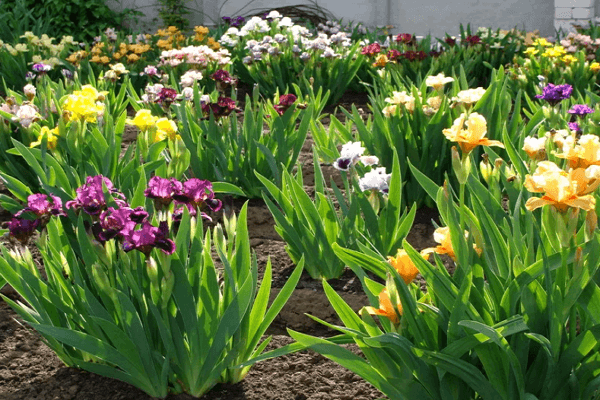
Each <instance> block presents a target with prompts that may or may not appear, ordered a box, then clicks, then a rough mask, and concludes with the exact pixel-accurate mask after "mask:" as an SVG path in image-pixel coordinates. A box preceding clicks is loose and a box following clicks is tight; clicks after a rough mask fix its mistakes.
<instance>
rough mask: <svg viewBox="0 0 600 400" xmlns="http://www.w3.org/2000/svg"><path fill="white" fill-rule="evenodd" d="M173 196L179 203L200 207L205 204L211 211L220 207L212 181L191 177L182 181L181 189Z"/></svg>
mask: <svg viewBox="0 0 600 400" xmlns="http://www.w3.org/2000/svg"><path fill="white" fill-rule="evenodd" d="M173 198H174V199H175V200H177V201H179V202H180V203H184V204H189V205H191V206H192V207H194V208H197V209H200V208H201V207H202V206H203V205H205V204H206V206H208V208H210V209H211V210H212V211H219V210H220V209H221V200H218V199H215V194H214V192H213V190H212V183H211V182H210V181H207V180H202V179H198V178H192V179H189V180H188V181H186V182H184V183H183V190H182V191H181V192H180V193H177V194H176V195H174V196H173Z"/></svg>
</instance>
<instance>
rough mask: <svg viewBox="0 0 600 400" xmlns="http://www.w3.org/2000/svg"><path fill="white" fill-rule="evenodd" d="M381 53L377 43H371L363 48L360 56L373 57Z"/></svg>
mask: <svg viewBox="0 0 600 400" xmlns="http://www.w3.org/2000/svg"><path fill="white" fill-rule="evenodd" d="M380 52H381V46H380V45H379V43H371V44H368V45H366V46H365V47H363V49H362V51H361V54H365V55H367V56H374V55H375V54H379V53H380Z"/></svg>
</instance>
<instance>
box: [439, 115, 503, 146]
mask: <svg viewBox="0 0 600 400" xmlns="http://www.w3.org/2000/svg"><path fill="white" fill-rule="evenodd" d="M465 119H467V115H466V114H465V113H462V114H461V115H460V117H459V118H457V119H456V120H454V124H453V125H452V127H451V128H450V129H444V130H443V133H444V136H446V138H447V139H448V140H450V141H452V142H457V143H458V145H459V146H460V150H461V151H462V154H463V156H465V155H467V154H469V153H470V152H471V151H472V150H473V149H474V148H475V147H477V146H498V147H502V148H504V145H503V144H502V143H501V142H499V141H497V140H489V139H488V138H486V137H485V134H486V133H487V122H486V121H485V118H484V117H483V115H480V114H478V113H471V114H470V115H469V118H468V119H467V120H466V122H465ZM465 125H466V127H467V129H463V127H464V126H465Z"/></svg>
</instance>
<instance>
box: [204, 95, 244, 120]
mask: <svg viewBox="0 0 600 400" xmlns="http://www.w3.org/2000/svg"><path fill="white" fill-rule="evenodd" d="M234 110H237V108H236V106H235V101H233V100H232V99H230V98H229V97H224V96H220V97H219V99H218V100H217V102H216V103H206V104H203V105H202V112H203V113H204V114H206V118H208V117H209V116H210V114H213V115H214V116H215V119H217V120H218V119H220V118H221V117H226V116H228V115H229V114H231V112H232V111H234Z"/></svg>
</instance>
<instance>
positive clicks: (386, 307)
mask: <svg viewBox="0 0 600 400" xmlns="http://www.w3.org/2000/svg"><path fill="white" fill-rule="evenodd" d="M396 307H397V308H398V312H399V313H400V315H402V303H398V304H397V305H396ZM365 311H366V312H368V313H369V314H371V315H381V316H383V317H386V318H388V319H389V320H390V321H392V323H394V324H397V323H398V321H399V318H398V314H397V313H396V310H395V309H394V306H392V301H391V300H390V295H389V293H388V291H387V289H386V288H384V289H383V290H382V291H381V292H379V308H375V307H370V306H368V307H365Z"/></svg>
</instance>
